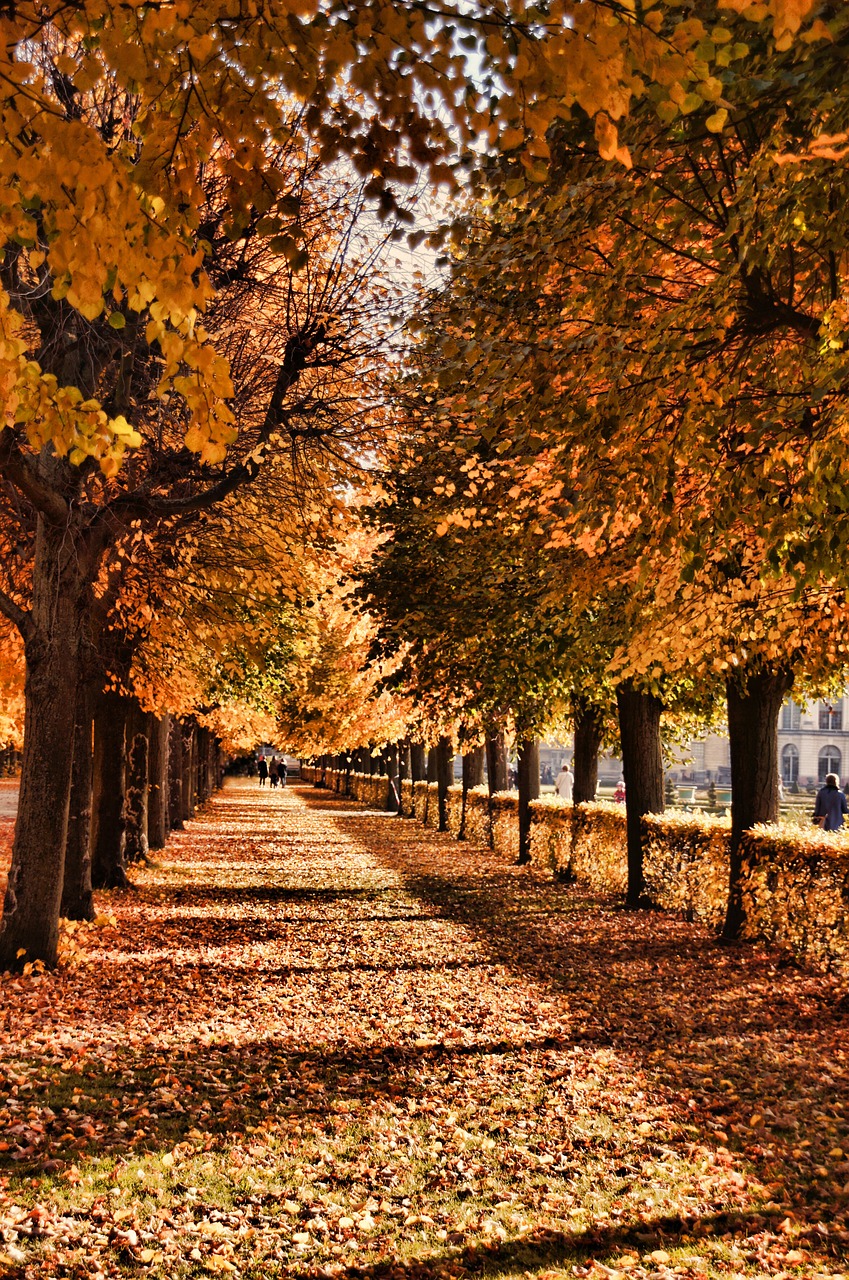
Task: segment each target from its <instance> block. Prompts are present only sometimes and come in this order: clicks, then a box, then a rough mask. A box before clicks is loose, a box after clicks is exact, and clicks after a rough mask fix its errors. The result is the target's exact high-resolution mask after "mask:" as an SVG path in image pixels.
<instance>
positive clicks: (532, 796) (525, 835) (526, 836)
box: [519, 738, 539, 863]
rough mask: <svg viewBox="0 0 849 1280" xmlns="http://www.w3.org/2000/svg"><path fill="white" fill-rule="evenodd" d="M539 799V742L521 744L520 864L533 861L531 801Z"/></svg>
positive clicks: (524, 740) (529, 740)
mask: <svg viewBox="0 0 849 1280" xmlns="http://www.w3.org/2000/svg"><path fill="white" fill-rule="evenodd" d="M538 799H539V742H538V741H537V740H536V738H523V739H521V741H520V742H519V862H520V863H525V862H530V860H531V801H532V800H538Z"/></svg>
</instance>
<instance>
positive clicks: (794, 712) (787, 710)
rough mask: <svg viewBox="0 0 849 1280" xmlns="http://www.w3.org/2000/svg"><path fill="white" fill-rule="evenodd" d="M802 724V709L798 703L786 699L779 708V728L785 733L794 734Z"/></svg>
mask: <svg viewBox="0 0 849 1280" xmlns="http://www.w3.org/2000/svg"><path fill="white" fill-rule="evenodd" d="M801 723H802V708H801V707H800V706H799V704H798V702H794V701H793V700H792V698H791V699H788V701H787V702H785V704H784V706H783V707H782V708H781V727H782V729H783V730H784V732H785V733H795V732H796V731H797V730H798V729H799V727H800V725H801Z"/></svg>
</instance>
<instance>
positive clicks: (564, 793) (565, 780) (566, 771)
mask: <svg viewBox="0 0 849 1280" xmlns="http://www.w3.org/2000/svg"><path fill="white" fill-rule="evenodd" d="M574 788H575V775H574V773H573V772H572V770H571V769H570V768H569V766H568V764H567V763H566V761H565V760H564V761H563V763H562V765H561V766H560V772H559V773H558V775H557V780H556V781H555V783H554V790H555V791H556V792H557V794H558V796H559V797H560V799H561V800H565V801H566V803H567V804H571V803H572V793H573V791H574Z"/></svg>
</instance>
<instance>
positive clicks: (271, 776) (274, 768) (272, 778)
mask: <svg viewBox="0 0 849 1280" xmlns="http://www.w3.org/2000/svg"><path fill="white" fill-rule="evenodd" d="M279 777H280V766H279V765H278V763H277V759H276V757H275V758H274V759H273V760H272V761H271V764H270V765H269V768H268V780H269V782H270V783H271V785H272V787H276V786H277V780H278V778H279Z"/></svg>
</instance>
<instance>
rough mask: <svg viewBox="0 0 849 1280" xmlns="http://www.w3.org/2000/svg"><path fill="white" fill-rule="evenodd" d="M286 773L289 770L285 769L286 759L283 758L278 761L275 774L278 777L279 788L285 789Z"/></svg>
mask: <svg viewBox="0 0 849 1280" xmlns="http://www.w3.org/2000/svg"><path fill="white" fill-rule="evenodd" d="M288 772H289V770H288V769H287V768H286V757H285V756H283V757H282V758H281V760H280V763H279V765H278V766H277V774H278V777H279V778H280V785H281V787H285V785H286V777H287V775H288Z"/></svg>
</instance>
